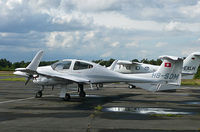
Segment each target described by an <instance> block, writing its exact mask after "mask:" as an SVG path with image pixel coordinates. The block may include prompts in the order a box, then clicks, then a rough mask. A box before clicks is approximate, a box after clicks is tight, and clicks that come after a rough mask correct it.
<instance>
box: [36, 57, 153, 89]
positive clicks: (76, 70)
mask: <svg viewBox="0 0 200 132" xmlns="http://www.w3.org/2000/svg"><path fill="white" fill-rule="evenodd" d="M37 73H39V74H40V75H39V76H38V77H37V78H35V79H34V80H33V82H34V83H37V84H39V85H57V84H70V83H73V81H70V80H68V81H66V80H64V79H60V78H56V77H55V78H52V76H54V75H59V76H61V77H65V76H74V77H79V78H84V79H86V80H88V83H92V84H95V83H110V82H127V83H128V82H155V81H156V80H152V79H150V78H151V76H152V75H151V74H149V75H147V74H146V75H145V76H143V75H140V76H138V75H137V76H136V75H133V74H129V75H126V74H121V73H118V72H114V71H111V70H109V69H107V68H105V67H103V66H100V65H98V64H96V63H92V62H88V61H83V60H74V59H66V60H62V61H59V62H57V63H55V64H53V65H51V66H43V67H38V68H37ZM43 75H45V76H43ZM48 75H49V76H51V77H48Z"/></svg>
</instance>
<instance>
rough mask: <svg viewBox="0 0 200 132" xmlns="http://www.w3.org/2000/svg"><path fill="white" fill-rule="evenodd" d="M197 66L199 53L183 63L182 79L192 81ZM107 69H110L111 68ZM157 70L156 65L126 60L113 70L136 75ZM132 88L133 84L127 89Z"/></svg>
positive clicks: (199, 62)
mask: <svg viewBox="0 0 200 132" xmlns="http://www.w3.org/2000/svg"><path fill="white" fill-rule="evenodd" d="M113 63H114V62H113ZM115 63H116V62H115ZM199 65H200V52H194V53H192V54H190V55H189V56H188V57H187V58H186V59H184V61H183V67H182V79H192V78H193V77H194V75H195V74H196V72H197V70H198V67H199ZM168 67H171V65H168ZM108 68H109V69H111V67H108ZM158 68H159V66H156V65H151V64H144V63H139V62H131V61H126V60H118V61H117V63H116V64H115V67H114V68H113V70H114V71H116V72H119V73H123V74H138V73H153V72H155V71H157V70H158ZM133 87H134V84H129V88H133Z"/></svg>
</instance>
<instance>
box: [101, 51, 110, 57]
mask: <svg viewBox="0 0 200 132" xmlns="http://www.w3.org/2000/svg"><path fill="white" fill-rule="evenodd" d="M111 55H112V52H111V51H108V52H106V53H104V54H102V55H101V56H100V57H103V58H107V57H110V56H111Z"/></svg>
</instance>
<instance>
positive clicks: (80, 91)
mask: <svg viewBox="0 0 200 132" xmlns="http://www.w3.org/2000/svg"><path fill="white" fill-rule="evenodd" d="M78 92H79V97H81V98H84V97H85V96H86V93H85V91H84V89H83V84H78Z"/></svg>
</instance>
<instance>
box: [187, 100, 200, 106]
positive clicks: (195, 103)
mask: <svg viewBox="0 0 200 132" xmlns="http://www.w3.org/2000/svg"><path fill="white" fill-rule="evenodd" d="M183 104H191V105H199V104H200V102H197V101H193V102H184V103H183Z"/></svg>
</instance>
